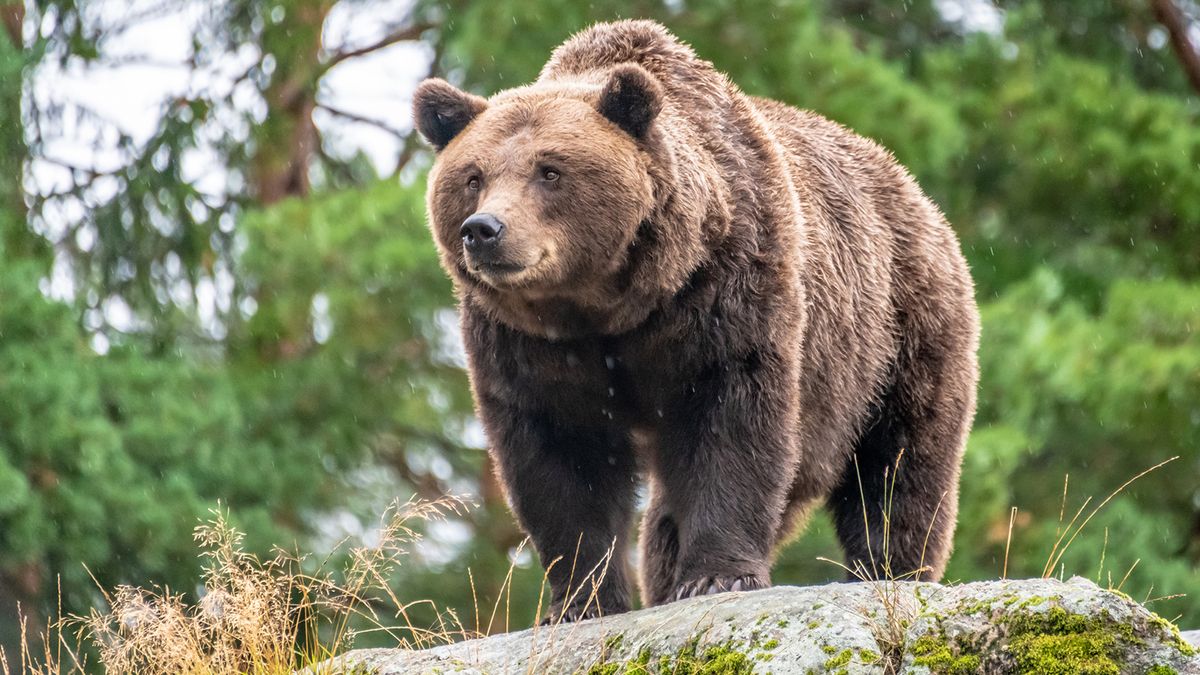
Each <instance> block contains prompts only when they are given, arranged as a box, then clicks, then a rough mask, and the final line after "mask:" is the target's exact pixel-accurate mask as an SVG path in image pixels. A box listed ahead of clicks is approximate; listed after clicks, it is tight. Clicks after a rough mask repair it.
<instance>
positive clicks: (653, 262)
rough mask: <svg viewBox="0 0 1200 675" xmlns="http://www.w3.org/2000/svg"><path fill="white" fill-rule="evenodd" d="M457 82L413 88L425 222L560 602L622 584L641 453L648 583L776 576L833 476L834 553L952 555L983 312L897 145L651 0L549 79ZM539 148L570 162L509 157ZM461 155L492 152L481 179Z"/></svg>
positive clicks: (604, 599) (735, 584) (705, 584)
mask: <svg viewBox="0 0 1200 675" xmlns="http://www.w3.org/2000/svg"><path fill="white" fill-rule="evenodd" d="M646 75H648V76H649V78H648V79H647V78H646V77H644V76H646ZM445 87H449V85H446V84H445V83H444V82H440V81H433V82H427V83H425V84H423V85H422V87H421V89H419V90H418V93H417V96H416V102H415V106H416V109H417V118H418V123H419V124H421V129H422V132H423V133H425V134H426V136H427V137H430V138H431V140H433V142H434V143H435V144H436V145H437V146H438V147H440V148H442V149H441V152H440V154H439V158H438V162H437V164H436V165H435V168H434V170H433V172H432V173H431V176H430V192H429V208H430V215H431V228H432V230H433V233H434V238H435V240H436V241H437V243H438V247H439V251H440V253H441V256H442V262H443V265H444V266H445V267H446V269H447V270H448V271H449V273H450V274H451V276H452V277H453V278H454V281H455V286H456V289H457V293H458V297H459V300H460V303H461V310H462V324H463V335H464V338H465V344H466V348H467V353H468V357H469V366H470V372H471V381H472V385H473V388H474V393H475V397H476V401H477V405H478V410H479V414H480V417H481V419H482V421H483V424H484V427H485V429H486V430H487V434H488V438H489V440H490V443H491V452H492V453H493V455H494V457H495V459H496V460H497V465H498V470H499V474H500V477H501V479H502V483H503V485H504V486H505V488H506V492H507V495H508V498H509V501H510V504H511V505H512V508H513V511H514V513H515V514H516V516H517V518H518V520H519V521H520V523H521V525H522V526H523V527H524V528H525V529H526V531H528V532H529V534H530V535H531V536H532V538H533V541H534V544H535V546H536V547H537V550H538V552H539V554H540V556H541V558H542V561H543V564H545V565H547V566H550V565H551V563H552V562H553V561H555V560H559V562H557V563H555V564H553V566H552V567H551V569H550V572H549V577H550V581H551V585H552V586H553V589H554V593H555V599H556V602H557V603H558V605H557V606H558V608H560V609H564V608H565V610H566V611H567V614H568V616H569V618H579V617H582V616H588V615H592V614H595V613H614V612H620V611H624V610H627V609H628V608H629V607H630V596H631V593H632V588H633V581H632V575H631V573H630V571H629V570H628V569H626V563H625V556H624V555H623V551H624V550H625V548H626V546H627V545H628V542H627V535H628V533H629V532H630V529H631V527H630V526H631V521H632V518H633V517H634V506H635V501H636V495H637V492H638V487H639V484H640V483H641V482H642V479H643V478H644V479H645V481H646V482H647V483H648V485H649V503H648V506H647V509H646V513H645V516H644V517H643V520H642V526H641V534H640V540H641V541H640V545H641V555H640V572H641V580H640V581H641V583H640V586H641V591H642V596H643V599H644V602H646V603H647V604H659V603H662V602H667V601H670V600H672V599H675V598H677V597H684V596H688V595H695V594H701V593H709V592H716V591H721V590H727V589H733V588H742V589H752V588H758V587H763V586H767V585H769V584H770V565H771V561H772V558H773V556H774V554H775V552H776V551H777V549H778V548H779V546H780V545H781V544H782V543H783V542H784V541H785V540H786V539H787V538H788V537H789V536H790V534H791V533H792V532H793V531H794V530H795V529H796V528H797V527H798V525H799V524H800V522H801V521H802V520H803V515H804V514H805V513H807V512H808V511H809V510H810V509H811V508H812V507H813V506H815V505H819V504H820V503H822V502H824V503H826V504H827V505H828V507H829V509H830V510H831V512H832V513H833V516H834V519H835V523H836V527H837V533H838V536H839V538H840V540H841V542H842V545H843V547H844V549H845V553H846V558H847V565H849V566H851V567H855V568H858V567H861V569H863V570H865V571H866V573H867V574H869V575H877V576H881V575H884V574H891V575H893V576H901V575H904V574H906V573H911V572H915V571H916V570H918V569H919V568H921V567H922V566H924V567H926V568H927V569H926V570H925V571H924V573H922V574H921V575H920V578H922V579H938V578H939V577H940V576H941V574H942V571H943V569H944V566H945V563H946V559H947V557H948V556H949V553H950V548H951V539H952V536H953V531H954V524H955V517H956V509H957V499H958V495H957V490H958V476H959V464H960V459H961V455H962V451H963V447H964V444H965V440H966V436H967V432H968V430H969V427H970V423H971V419H972V416H973V414H974V407H975V388H976V382H977V378H978V373H977V366H976V357H975V352H976V347H977V342H978V316H977V311H976V307H975V302H974V295H973V288H972V283H971V279H970V276H969V273H968V270H967V266H966V264H965V262H964V260H963V257H962V255H961V253H960V250H959V245H958V242H957V239H956V238H955V236H954V233H953V232H952V230H951V229H950V227H949V226H948V225H947V223H946V221H945V219H944V218H943V217H942V215H941V213H940V212H939V211H938V209H937V207H936V206H934V205H933V204H932V203H931V202H930V201H929V199H928V198H927V197H926V196H925V195H924V194H923V193H922V192H921V190H920V188H918V187H917V185H916V184H915V182H914V181H913V180H912V178H911V177H910V176H909V174H908V173H907V172H906V171H905V170H904V169H903V168H902V167H900V166H899V165H898V164H897V163H896V161H895V160H894V159H893V158H892V156H891V155H890V154H889V153H888V152H887V151H886V150H884V149H882V148H880V147H879V146H878V145H876V144H875V143H873V142H871V141H869V140H866V139H864V138H861V137H859V136H857V135H855V134H853V133H852V132H850V131H848V130H846V129H845V128H843V127H841V126H838V125H837V124H834V123H832V122H830V121H828V120H825V119H824V118H821V117H819V116H817V115H815V114H813V113H809V112H805V111H801V110H797V109H795V108H792V107H789V106H786V105H784V104H781V103H777V102H773V101H769V100H764V99H758V98H752V97H749V96H747V95H745V94H743V93H741V92H740V91H739V90H738V89H737V88H736V87H735V86H734V85H733V84H731V83H730V82H729V81H728V80H727V79H726V78H725V77H724V76H723V75H721V74H720V73H718V72H717V71H716V70H714V69H713V67H712V66H711V64H709V63H708V62H706V61H702V60H700V59H699V58H697V57H696V56H695V55H694V54H693V52H692V51H691V49H690V48H689V47H687V46H686V45H684V44H682V43H680V42H679V41H678V40H676V39H675V38H674V37H673V36H671V35H670V34H669V33H668V32H667V31H666V30H665V29H664V28H662V27H661V26H659V25H658V24H655V23H652V22H646V21H625V22H618V23H610V24H599V25H596V26H594V27H592V28H590V29H588V30H586V31H584V32H582V33H580V34H578V35H576V36H574V37H572V38H571V39H570V40H568V41H567V42H566V43H565V44H563V45H562V46H560V47H559V48H558V49H557V50H555V52H554V54H553V55H552V57H551V59H550V61H549V63H547V64H546V66H545V68H544V69H543V71H542V73H541V75H540V77H539V78H538V80H537V82H535V83H533V84H531V85H528V86H526V87H522V88H518V89H514V90H509V91H507V92H502V93H500V94H497V95H496V96H494V97H492V98H491V99H488V100H487V101H486V102H485V101H484V99H479V98H478V97H470V96H469V95H467V94H461V96H462V97H467V98H464V99H461V100H458V99H456V98H455V97H454V95H453V92H452V91H449V90H447V89H446V88H445ZM485 103H486V105H485ZM647 106H651V107H656V108H655V109H654V110H651V111H650V113H649V115H647V110H648V108H647ZM441 108H445V109H446V111H447V114H446V115H445V116H442V117H439V116H438V115H437V112H438V110H439V109H441ZM464 110H466V111H469V114H471V115H474V117H472V118H471V119H470V120H468V121H467V123H466V124H462V122H463V120H462V114H463V111H464ZM647 116H648V117H649V119H646V118H647ZM422 119H424V120H425V123H423V124H422V123H421V120H422ZM443 123H445V124H443ZM460 125H461V126H460ZM453 126H458V129H454V128H452V127H453ZM451 132H452V133H451ZM447 135H449V136H450V138H445V136H447ZM581 143H582V144H583V145H582V147H583V148H584V150H583V151H581V150H580V148H581ZM547 148H548V149H549V150H550V151H554V155H555V156H556V157H563V158H564V159H565V160H566V167H567V169H566V170H565V171H564V180H566V179H567V178H568V176H570V177H571V181H572V182H569V183H563V184H561V185H559V184H556V186H555V187H547V185H543V184H540V183H538V182H536V181H534V182H521V181H515V180H514V179H512V176H514V175H522V176H523V175H525V174H526V173H528V172H529V171H530V170H531V168H530V167H534V166H535V165H536V162H537V161H541V160H539V159H537V158H533V157H527V156H526V155H528V153H530V152H534V151H535V150H536V152H539V153H543V152H545V151H547ZM539 156H540V155H539ZM471 171H476V172H482V174H483V175H485V176H494V177H495V179H494V181H493V182H492V183H491V184H488V185H485V186H484V188H483V189H481V190H480V191H478V192H466V191H464V189H463V188H462V185H463V184H465V180H466V178H465V177H466V175H467V173H469V172H471ZM505 176H507V178H505ZM486 182H487V179H485V183H486ZM548 190H560V192H553V191H548ZM563 190H568V191H569V192H561V191H563ZM485 208H486V209H487V210H488V211H489V212H492V211H497V212H502V213H503V217H504V219H505V221H506V222H508V223H509V229H510V230H512V234H511V236H512V237H513V239H512V241H511V242H509V244H506V246H509V245H510V244H511V255H512V256H513V258H514V260H518V261H525V262H531V261H532V260H533V259H534V258H537V259H538V260H539V261H541V262H539V263H538V265H536V266H535V267H533V268H531V269H532V270H533V271H531V272H530V273H529V274H527V275H524V276H521V277H520V278H519V280H518V281H516V282H514V283H513V284H512V285H511V286H505V285H503V284H501V285H500V286H499V287H497V286H495V285H493V284H489V283H486V282H485V281H483V280H481V278H479V276H478V275H477V274H474V273H472V271H471V270H470V269H469V266H468V264H467V262H466V261H465V260H464V254H463V251H462V246H461V244H460V242H459V236H458V233H457V232H458V225H459V223H461V222H462V220H463V219H464V218H465V217H466V216H468V215H470V214H471V213H474V212H475V211H476V210H480V211H482V210H485ZM538 256H540V257H538ZM901 451H903V461H901V462H900V464H899V472H898V474H896V475H895V476H894V477H893V476H892V475H891V473H892V472H893V469H894V467H895V466H896V461H897V457H898V455H899V454H900V452H901ZM855 457H857V470H856V467H855ZM885 475H886V476H887V478H886V482H885ZM860 482H861V492H860ZM892 492H894V494H891V514H890V541H889V542H888V546H887V547H886V551H887V553H888V556H889V560H888V561H887V566H886V569H885V566H884V560H883V553H884V551H885V547H884V545H883V542H882V541H881V537H882V534H883V529H884V528H883V524H882V521H883V509H884V502H885V499H886V497H887V495H888V493H892ZM864 498H865V505H866V512H867V519H866V523H865V524H864V517H863V511H864ZM611 546H615V547H616V551H617V553H616V554H615V555H614V556H613V558H612V562H611V564H609V565H608V568H607V571H606V573H605V574H604V576H603V578H602V580H600V579H599V577H597V579H595V580H596V581H600V583H599V586H598V591H597V593H596V601H597V602H596V603H595V604H594V605H593V606H592V607H591V608H589V609H588V610H586V611H585V610H584V609H583V607H582V604H583V601H584V600H586V599H587V596H589V594H590V592H591V587H590V585H588V584H587V583H585V582H587V581H589V580H590V579H588V578H587V572H588V571H589V570H590V569H592V567H593V566H594V565H596V564H597V563H598V562H599V561H601V560H602V559H603V558H604V555H605V553H606V551H608V550H609V548H610V547H611ZM580 586H583V587H584V590H583V592H582V593H580V594H579V596H578V597H577V598H576V600H575V601H574V602H571V601H570V600H569V594H570V593H569V589H572V588H578V587H580Z"/></svg>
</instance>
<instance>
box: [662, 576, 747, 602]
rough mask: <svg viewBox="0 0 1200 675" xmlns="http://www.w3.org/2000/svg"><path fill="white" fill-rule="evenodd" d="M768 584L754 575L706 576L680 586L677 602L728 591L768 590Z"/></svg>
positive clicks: (675, 597) (677, 592) (676, 596)
mask: <svg viewBox="0 0 1200 675" xmlns="http://www.w3.org/2000/svg"><path fill="white" fill-rule="evenodd" d="M767 586H768V584H766V583H765V582H763V581H762V580H761V579H759V578H758V577H756V576H754V575H745V576H740V577H726V576H706V577H700V578H699V579H693V580H691V581H685V582H683V583H682V584H679V587H678V588H676V589H675V596H674V599H675V600H683V599H684V598H696V597H699V596H701V595H712V594H714V593H724V592H726V591H755V590H758V589H760V588H766V587H767Z"/></svg>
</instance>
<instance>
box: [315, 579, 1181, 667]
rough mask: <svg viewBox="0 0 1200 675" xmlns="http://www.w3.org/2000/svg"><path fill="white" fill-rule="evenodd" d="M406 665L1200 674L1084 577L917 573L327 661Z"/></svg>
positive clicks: (1145, 614) (1132, 610) (1122, 601)
mask: <svg viewBox="0 0 1200 675" xmlns="http://www.w3.org/2000/svg"><path fill="white" fill-rule="evenodd" d="M327 666H329V667H332V668H334V669H333V670H331V669H329V668H324V669H322V670H321V672H322V673H333V672H340V671H338V670H336V668H345V667H350V666H355V667H360V668H367V669H369V670H370V671H371V672H375V673H378V674H379V675H397V674H399V673H404V674H406V675H407V674H408V673H529V672H537V673H581V674H586V675H651V674H662V673H670V674H675V675H701V674H706V675H721V674H724V675H746V674H748V673H776V674H778V675H786V674H787V673H795V674H797V675H809V674H810V673H811V674H813V675H817V674H824V673H833V674H834V675H857V674H860V673H882V672H887V671H889V670H896V671H898V672H901V673H906V674H912V675H924V674H937V675H962V674H966V673H1036V674H1038V675H1057V674H1058V673H1085V674H1087V673H1091V674H1094V675H1100V674H1104V675H1110V674H1113V675H1124V674H1126V673H1137V674H1138V675H1142V674H1143V673H1152V674H1153V675H1169V674H1171V673H1200V656H1197V655H1196V654H1195V652H1194V650H1193V649H1192V648H1191V647H1190V646H1189V645H1188V644H1187V643H1186V642H1185V641H1184V639H1183V638H1182V637H1181V635H1180V633H1179V632H1178V631H1177V630H1176V629H1175V627H1174V626H1172V625H1171V624H1170V623H1168V622H1166V621H1164V620H1163V619H1161V618H1159V617H1157V616H1156V615H1154V614H1153V613H1151V612H1149V611H1147V610H1146V609H1145V608H1143V607H1142V606H1140V605H1139V604H1137V603H1136V602H1134V601H1132V600H1131V599H1129V598H1128V597H1126V596H1123V595H1120V594H1116V593H1111V592H1109V591H1105V590H1103V589H1100V588H1098V587H1097V586H1096V585H1095V584H1093V583H1091V582H1089V581H1086V580H1083V579H1072V580H1071V581H1069V582H1061V581H1057V580H1053V579H1034V580H1027V581H994V582H979V583H971V584H962V585H958V586H940V585H937V584H926V583H908V582H879V583H861V584H829V585H827V586H817V587H808V588H795V587H777V588H772V589H767V590H762V591H755V592H752V593H724V594H720V595H714V596H709V597H704V598H695V599H692V600H685V601H682V602H678V603H672V604H669V605H664V606H661V607H654V608H651V609H646V610H641V611H638V612H630V613H627V614H621V615H617V616H611V617H604V618H602V619H597V620H591V621H584V622H580V623H577V624H569V625H560V626H550V627H545V628H538V629H534V630H528V631H522V632H518V633H510V634H507V635H496V636H492V637H488V638H482V639H478V640H470V641H466V642H462V643H458V644H454V645H447V646H444V647H436V648H433V649H427V650H423V651H404V650H399V649H374V650H360V651H355V652H351V653H350V654H347V655H345V656H343V657H341V658H339V659H337V660H335V661H334V662H332V663H330V664H327Z"/></svg>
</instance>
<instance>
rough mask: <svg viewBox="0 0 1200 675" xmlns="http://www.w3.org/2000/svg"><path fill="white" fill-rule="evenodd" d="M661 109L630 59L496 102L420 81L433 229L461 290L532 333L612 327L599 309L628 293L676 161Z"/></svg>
mask: <svg viewBox="0 0 1200 675" xmlns="http://www.w3.org/2000/svg"><path fill="white" fill-rule="evenodd" d="M663 105H664V97H663V88H662V86H661V84H660V83H659V82H658V80H657V79H656V78H655V77H654V76H653V75H652V74H650V73H649V72H648V71H647V70H645V69H644V68H642V67H641V66H639V65H636V64H632V63H625V64H620V65H617V66H615V67H613V68H610V69H607V70H605V71H602V72H600V73H597V74H596V75H595V76H594V77H592V78H591V79H576V80H570V81H562V82H538V83H535V84H533V85H529V86H526V87H521V88H517V89H512V90H509V91H506V92H502V93H500V94H498V95H496V96H495V97H493V98H491V99H490V100H489V99H484V98H480V97H478V96H474V95H472V94H469V93H467V92H464V91H461V90H459V89H457V88H455V87H454V86H452V85H450V84H449V83H447V82H445V81H444V80H440V79H430V80H426V81H425V82H423V83H422V84H421V85H420V86H419V87H418V88H417V91H416V93H415V95H414V103H413V108H414V117H415V120H416V125H417V128H418V130H419V131H420V132H421V134H422V135H423V136H424V137H425V138H426V139H427V140H428V141H429V142H430V143H431V144H432V145H433V147H434V148H435V149H436V150H437V153H438V155H437V161H436V163H435V165H434V167H433V169H432V171H431V173H430V176H429V193H428V206H429V214H430V226H431V229H432V230H433V235H434V239H435V240H436V243H437V246H438V249H439V252H440V254H441V259H442V263H443V265H444V266H445V267H446V269H447V270H448V271H449V272H450V274H451V275H452V276H453V277H454V279H455V282H456V284H457V285H458V287H459V292H460V294H462V295H464V297H465V298H466V299H467V300H468V301H469V302H471V303H473V305H475V306H482V309H484V310H485V311H487V312H488V313H489V314H491V315H493V316H495V317H497V318H499V319H501V320H502V321H504V322H506V323H508V324H510V325H512V326H514V327H516V328H518V329H519V330H524V331H527V332H532V333H538V334H542V335H545V336H549V337H565V336H566V335H568V334H570V333H579V332H581V331H585V330H587V328H586V326H589V325H590V326H591V327H592V329H594V330H598V331H601V332H606V331H611V330H614V329H615V328H614V327H616V326H617V324H619V323H621V322H620V321H617V320H616V319H614V318H613V317H612V316H606V313H609V314H612V313H620V312H621V311H622V310H620V309H617V308H615V305H616V304H619V303H621V302H626V303H628V301H629V300H630V298H629V293H628V290H629V286H630V285H631V284H632V283H635V282H636V280H634V279H631V278H630V277H631V275H633V274H634V271H633V270H632V269H631V267H632V266H633V265H634V260H633V259H632V258H633V257H634V255H635V251H634V249H637V248H638V245H639V243H644V242H639V241H638V240H639V236H640V237H641V238H642V239H643V240H644V239H645V238H646V237H647V235H646V233H645V232H644V231H643V230H644V229H645V226H646V223H647V221H648V219H650V218H651V216H652V214H654V213H655V212H656V209H657V208H658V207H659V205H660V201H661V200H662V198H663V194H662V192H663V191H662V190H661V189H660V188H661V186H662V183H663V182H664V176H663V174H664V173H665V172H669V170H670V169H669V166H668V165H669V158H668V157H667V156H665V155H664V153H663V152H662V150H661V146H662V145H663V143H662V135H661V134H660V133H659V130H658V129H657V128H656V118H657V117H658V116H659V113H660V111H661V110H662V108H663ZM668 154H669V153H668ZM555 324H561V325H555ZM624 327H625V328H627V326H624Z"/></svg>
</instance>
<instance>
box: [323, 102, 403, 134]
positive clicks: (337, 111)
mask: <svg viewBox="0 0 1200 675" xmlns="http://www.w3.org/2000/svg"><path fill="white" fill-rule="evenodd" d="M317 107H318V108H320V109H321V110H324V111H325V112H327V113H330V114H333V115H336V116H338V117H344V118H346V119H348V120H351V121H354V122H362V123H363V124H370V125H371V126H373V127H377V128H379V129H383V130H384V131H386V132H388V133H389V134H391V135H393V136H395V137H396V138H398V139H400V140H401V141H405V140H407V139H408V134H406V133H404V132H403V131H400V130H399V129H397V128H395V127H393V126H391V125H389V124H387V123H386V122H382V121H380V120H377V119H372V118H370V117H363V116H362V115H359V114H357V113H352V112H350V111H349V110H342V109H341V108H335V107H333V106H331V105H329V104H327V103H318V104H317Z"/></svg>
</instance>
